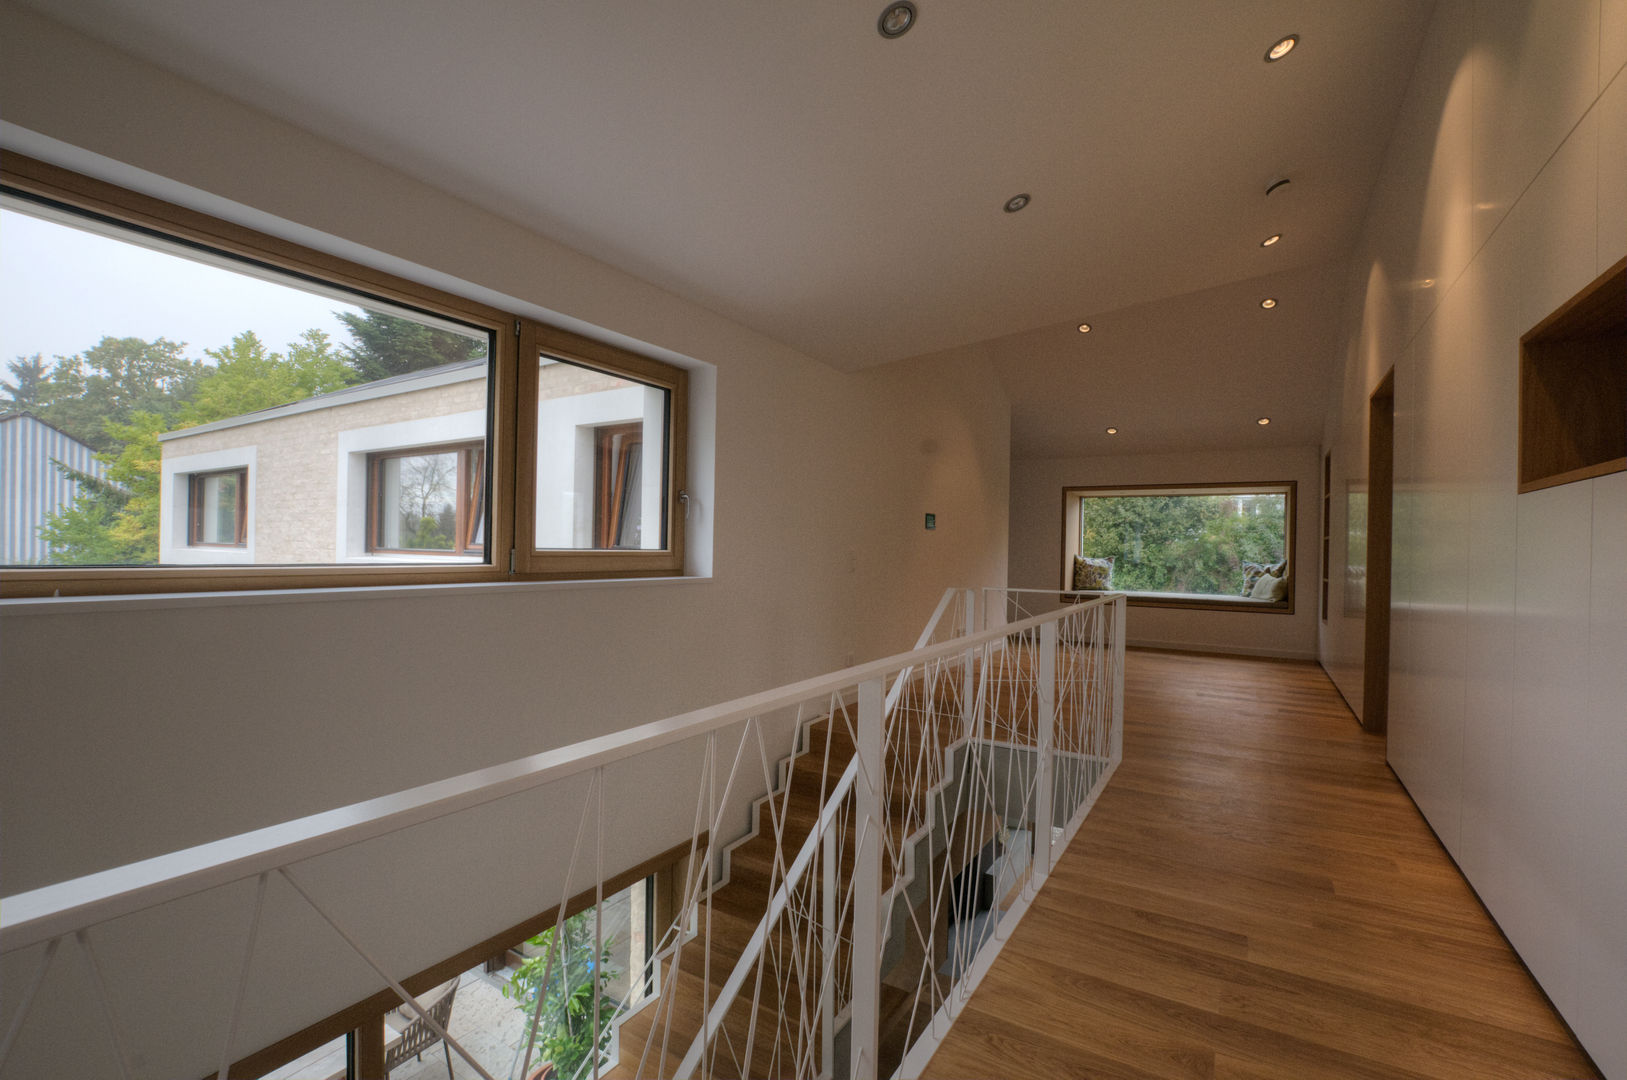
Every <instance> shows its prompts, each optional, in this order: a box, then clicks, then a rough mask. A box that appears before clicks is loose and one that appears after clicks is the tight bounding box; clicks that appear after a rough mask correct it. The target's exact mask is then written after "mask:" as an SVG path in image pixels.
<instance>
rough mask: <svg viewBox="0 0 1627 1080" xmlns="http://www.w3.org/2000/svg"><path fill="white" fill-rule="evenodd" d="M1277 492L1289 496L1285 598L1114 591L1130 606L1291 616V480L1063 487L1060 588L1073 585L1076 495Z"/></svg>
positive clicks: (1295, 497) (1295, 540)
mask: <svg viewBox="0 0 1627 1080" xmlns="http://www.w3.org/2000/svg"><path fill="white" fill-rule="evenodd" d="M1279 491H1281V492H1283V493H1284V494H1286V495H1287V497H1288V498H1287V505H1286V506H1285V507H1284V508H1283V512H1284V515H1285V517H1286V520H1285V521H1284V523H1283V552H1284V557H1285V558H1287V560H1288V595H1287V597H1285V598H1284V599H1282V600H1274V601H1273V600H1255V599H1252V598H1250V597H1245V596H1239V597H1236V598H1235V599H1233V598H1230V597H1219V596H1217V597H1215V598H1214V599H1212V600H1211V599H1205V598H1201V597H1196V596H1186V595H1179V594H1166V593H1140V592H1127V591H1125V590H1121V589H1115V590H1113V591H1114V592H1124V595H1125V598H1126V603H1128V604H1129V605H1130V606H1131V607H1148V608H1186V609H1189V610H1194V611H1231V612H1239V613H1243V612H1247V613H1250V614H1256V615H1259V614H1275V615H1292V614H1293V613H1294V593H1295V591H1296V581H1297V571H1298V566H1299V556H1298V547H1299V536H1298V530H1297V529H1296V528H1295V520H1294V519H1295V517H1296V516H1297V515H1298V513H1299V484H1298V482H1297V481H1294V480H1270V481H1258V482H1254V481H1244V482H1240V483H1221V482H1213V483H1200V484H1105V485H1096V486H1071V487H1065V488H1063V489H1062V588H1063V589H1064V590H1071V589H1072V586H1073V580H1072V566H1073V557H1074V556H1075V555H1077V554H1078V553H1079V500H1080V498H1081V497H1089V496H1093V495H1094V496H1104V495H1113V494H1116V495H1122V496H1126V497H1133V496H1137V495H1182V494H1187V495H1203V494H1214V495H1222V494H1227V493H1235V494H1276V493H1277V492H1279Z"/></svg>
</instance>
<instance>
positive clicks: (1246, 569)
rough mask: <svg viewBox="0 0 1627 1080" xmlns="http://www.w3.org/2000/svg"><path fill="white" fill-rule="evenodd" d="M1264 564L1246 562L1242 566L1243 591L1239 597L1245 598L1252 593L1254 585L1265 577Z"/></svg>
mask: <svg viewBox="0 0 1627 1080" xmlns="http://www.w3.org/2000/svg"><path fill="white" fill-rule="evenodd" d="M1265 569H1266V568H1265V564H1264V563H1257V562H1246V563H1244V564H1243V591H1242V592H1241V593H1239V594H1238V595H1239V596H1247V595H1249V594H1250V593H1252V592H1253V591H1254V583H1255V582H1257V581H1259V580H1260V579H1261V578H1262V577H1265Z"/></svg>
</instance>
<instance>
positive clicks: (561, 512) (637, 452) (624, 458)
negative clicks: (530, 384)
mask: <svg viewBox="0 0 1627 1080" xmlns="http://www.w3.org/2000/svg"><path fill="white" fill-rule="evenodd" d="M537 385H538V389H537V520H536V529H537V533H536V536H537V540H536V544H537V547H538V548H539V549H562V548H563V549H599V550H607V549H626V550H643V551H659V550H662V549H664V548H665V547H666V542H667V541H666V510H667V505H666V470H667V449H666V447H667V438H666V431H667V423H668V410H669V408H670V405H671V396H672V395H671V392H670V391H668V390H666V389H664V388H662V387H659V386H651V385H648V384H646V383H641V382H638V381H636V380H633V379H629V378H624V377H621V376H617V375H610V374H607V373H605V372H601V371H595V370H593V369H592V368H587V367H581V366H579V365H576V364H571V363H568V362H566V361H563V360H555V359H553V358H552V357H546V356H545V357H543V358H542V359H541V361H540V365H539V367H538V372H537Z"/></svg>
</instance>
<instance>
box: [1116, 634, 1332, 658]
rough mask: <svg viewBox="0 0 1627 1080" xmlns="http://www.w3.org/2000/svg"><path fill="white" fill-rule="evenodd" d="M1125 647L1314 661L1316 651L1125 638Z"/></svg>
mask: <svg viewBox="0 0 1627 1080" xmlns="http://www.w3.org/2000/svg"><path fill="white" fill-rule="evenodd" d="M1124 643H1125V645H1127V646H1128V647H1129V648H1132V649H1170V650H1172V651H1174V652H1195V653H1220V654H1223V655H1228V656H1259V657H1265V658H1267V659H1271V660H1315V659H1316V658H1317V657H1316V650H1314V649H1308V650H1300V649H1260V648H1255V647H1253V646H1249V645H1216V644H1214V643H1212V642H1202V641H1151V640H1147V639H1143V638H1126V639H1125V642H1124Z"/></svg>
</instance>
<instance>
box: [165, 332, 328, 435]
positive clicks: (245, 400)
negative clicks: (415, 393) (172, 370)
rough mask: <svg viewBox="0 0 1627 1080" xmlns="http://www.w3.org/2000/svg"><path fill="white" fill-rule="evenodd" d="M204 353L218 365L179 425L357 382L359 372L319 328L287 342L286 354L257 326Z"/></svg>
mask: <svg viewBox="0 0 1627 1080" xmlns="http://www.w3.org/2000/svg"><path fill="white" fill-rule="evenodd" d="M204 355H206V356H208V357H209V358H210V359H212V360H214V362H215V365H214V367H213V368H209V369H206V370H205V374H204V376H203V377H202V378H201V379H199V381H198V384H197V388H196V390H195V392H194V393H193V394H192V396H191V398H190V399H189V400H188V401H187V402H186V403H185V404H184V405H182V406H181V408H180V409H179V410H178V412H177V415H176V417H175V420H176V425H175V426H176V427H195V426H197V425H198V424H208V423H213V422H214V421H216V420H224V419H226V418H227V417H229V416H242V415H244V414H245V413H251V412H258V411H259V410H261V409H270V408H274V407H276V406H278V405H286V404H288V403H289V402H292V401H302V400H304V399H305V398H308V397H311V396H313V395H316V394H326V393H331V392H332V391H334V390H342V389H344V388H345V387H346V386H349V385H351V384H352V383H354V382H356V375H355V373H354V371H352V370H351V368H350V367H349V365H347V364H346V363H345V361H344V358H343V357H342V356H340V355H339V354H338V353H336V352H335V351H334V350H333V347H332V345H331V343H330V342H329V340H328V335H327V334H325V333H323V332H322V331H320V330H307V331H305V333H304V334H303V335H301V336H300V339H299V340H298V341H296V342H294V343H293V344H291V345H289V346H288V352H287V354H286V355H285V354H282V353H274V352H267V351H266V347H265V345H264V344H262V343H261V341H260V339H259V337H257V336H256V335H255V334H254V332H253V331H245V332H243V333H241V334H238V335H237V336H236V337H234V338H232V340H231V343H230V344H229V345H226V346H223V347H222V348H219V349H205V350H204Z"/></svg>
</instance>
